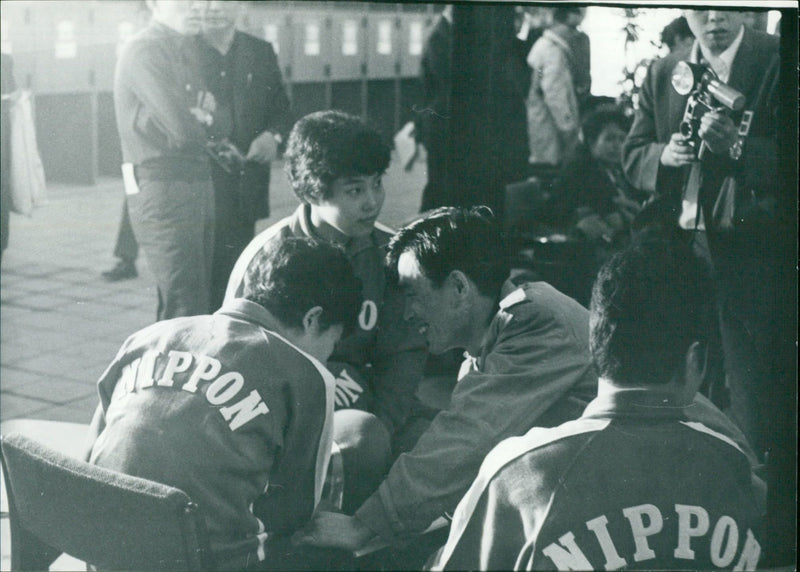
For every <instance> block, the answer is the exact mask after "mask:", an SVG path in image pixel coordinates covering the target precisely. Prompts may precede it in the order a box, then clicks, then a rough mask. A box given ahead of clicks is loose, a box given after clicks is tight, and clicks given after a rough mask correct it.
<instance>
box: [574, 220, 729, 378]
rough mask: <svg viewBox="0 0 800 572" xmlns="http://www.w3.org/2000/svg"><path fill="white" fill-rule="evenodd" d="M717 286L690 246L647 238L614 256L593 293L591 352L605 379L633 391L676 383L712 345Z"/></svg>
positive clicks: (657, 237)
mask: <svg viewBox="0 0 800 572" xmlns="http://www.w3.org/2000/svg"><path fill="white" fill-rule="evenodd" d="M712 306H713V288H712V286H711V282H710V279H709V276H708V274H707V272H706V270H705V267H704V266H703V264H702V263H701V262H700V260H699V259H698V258H697V257H696V256H695V255H694V254H693V253H692V251H691V248H690V247H689V246H688V245H686V244H685V243H684V242H683V241H681V240H678V239H675V238H667V237H666V236H661V235H659V236H654V235H653V236H651V235H645V236H643V237H642V238H641V239H640V240H639V241H637V242H635V243H632V244H631V245H630V246H628V247H627V248H626V249H625V250H623V251H621V252H619V253H617V254H616V255H614V257H613V258H611V260H609V261H608V262H607V263H606V264H605V265H604V266H603V267H602V268H601V269H600V272H599V274H598V275H597V279H596V280H595V283H594V288H593V290H592V302H591V317H590V321H589V323H590V333H589V347H590V349H591V352H592V358H593V359H594V362H595V365H596V366H597V370H598V372H599V374H600V375H601V376H602V377H605V378H608V379H610V380H612V381H613V382H614V383H617V384H619V385H625V386H636V385H658V384H664V383H668V382H669V381H670V379H671V378H672V375H673V374H674V372H675V370H676V368H677V367H678V366H679V365H681V364H682V363H683V360H684V358H685V356H686V351H687V350H688V349H689V346H691V344H692V343H694V342H695V341H701V342H702V341H705V340H706V339H707V332H708V327H709V317H710V316H711V308H712Z"/></svg>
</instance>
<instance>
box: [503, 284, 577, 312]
mask: <svg viewBox="0 0 800 572" xmlns="http://www.w3.org/2000/svg"><path fill="white" fill-rule="evenodd" d="M511 287H512V283H508V282H507V283H506V284H505V285H504V288H503V294H504V296H503V298H502V299H501V300H500V309H501V310H502V311H505V312H509V313H512V314H525V313H536V314H539V313H541V312H542V311H545V312H557V311H559V310H560V309H569V310H572V311H577V312H580V313H581V314H583V313H587V314H588V310H587V309H586V308H584V307H583V306H581V305H580V304H579V303H578V302H577V301H575V300H574V299H572V298H570V297H569V296H567V295H566V294H564V293H563V292H561V291H560V290H558V289H556V288H554V287H553V286H551V285H550V284H548V283H547V282H523V283H522V284H519V285H517V287H516V288H514V289H513V290H512V289H511Z"/></svg>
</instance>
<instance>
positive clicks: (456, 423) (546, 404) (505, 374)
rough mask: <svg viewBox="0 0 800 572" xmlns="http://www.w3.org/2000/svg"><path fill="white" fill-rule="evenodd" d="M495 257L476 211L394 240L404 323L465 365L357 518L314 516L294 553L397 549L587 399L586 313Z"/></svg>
mask: <svg viewBox="0 0 800 572" xmlns="http://www.w3.org/2000/svg"><path fill="white" fill-rule="evenodd" d="M505 252H506V250H505V247H504V244H503V237H502V234H501V231H500V229H499V227H498V225H497V223H496V221H495V219H494V217H493V216H492V215H491V212H490V211H489V210H488V209H487V208H486V207H473V208H472V209H460V208H453V207H443V208H441V209H438V210H436V211H433V212H432V213H430V214H429V215H427V216H426V217H425V218H423V219H421V220H419V221H416V222H414V223H412V224H411V225H409V226H407V227H406V228H403V229H401V230H400V231H399V232H398V233H397V235H396V236H395V237H394V239H392V242H391V244H390V246H389V261H390V270H392V271H393V273H395V274H396V275H397V276H396V278H397V279H398V281H399V284H400V286H401V287H402V288H403V290H404V292H405V300H406V303H405V307H406V310H405V318H406V319H407V320H409V322H410V323H411V324H413V326H414V328H416V329H417V330H418V331H419V332H420V333H421V334H422V335H423V336H424V337H425V339H426V341H427V343H428V347H429V351H430V352H431V353H433V354H440V353H443V352H446V351H448V350H450V349H453V348H460V349H465V350H466V351H467V352H468V357H467V358H466V359H465V361H464V363H463V364H462V367H461V371H460V373H459V380H458V383H457V384H456V386H455V389H454V390H453V394H452V398H451V403H450V406H449V407H448V408H447V409H445V410H443V411H442V412H440V413H439V414H438V415H437V416H436V417H435V418H434V420H433V422H432V423H431V425H430V427H428V429H427V431H425V433H423V434H422V436H421V437H420V439H419V441H418V442H417V444H416V446H415V447H414V448H413V449H412V450H411V451H410V452H409V453H406V454H403V455H401V456H400V457H399V458H398V459H397V461H395V463H394V465H393V466H392V468H391V470H390V471H389V474H388V476H387V477H386V479H385V480H384V481H383V483H382V484H381V485H380V487H379V489H378V491H377V492H375V493H374V494H373V495H372V496H371V497H369V498H368V499H367V500H366V502H364V504H362V505H361V507H360V508H359V509H358V511H357V512H356V514H355V516H346V515H342V514H335V513H331V512H321V511H318V512H317V515H316V518H315V520H314V522H313V523H312V524H311V525H310V526H309V527H308V529H306V530H305V531H304V533H299V534H298V535H297V540H298V542H309V543H312V544H315V545H318V546H333V547H339V548H344V549H349V550H356V549H359V548H361V547H363V546H364V545H366V544H367V543H368V542H370V541H371V540H372V538H373V537H374V536H375V535H380V536H381V537H382V538H383V540H384V541H386V542H388V543H395V544H401V543H402V542H403V541H405V540H409V539H410V538H413V535H415V534H418V533H420V532H422V531H424V530H425V529H426V528H427V527H428V526H429V525H430V524H431V523H432V522H433V521H434V520H436V519H437V518H438V517H440V516H441V515H443V514H445V513H447V512H452V511H453V510H454V509H455V507H456V505H457V504H458V501H459V500H460V499H461V497H462V496H463V495H464V493H465V492H466V491H467V489H468V488H469V485H470V483H471V482H472V481H473V479H474V478H475V476H476V475H477V473H478V469H479V467H480V464H481V461H482V460H483V458H484V457H485V456H486V453H488V452H489V451H490V450H491V448H492V447H494V446H495V445H496V444H497V443H498V442H500V441H501V440H502V439H504V438H506V437H510V436H512V435H523V434H524V433H525V432H526V431H527V430H528V429H530V428H531V427H534V426H553V425H558V424H560V423H563V422H564V421H567V420H569V419H575V418H577V417H578V416H579V415H580V414H581V411H583V408H584V407H585V406H586V404H587V403H588V402H589V400H590V399H591V398H592V396H593V395H595V393H596V391H597V389H596V388H597V375H596V373H595V370H594V367H593V366H592V364H591V360H590V357H589V313H588V311H587V310H586V309H585V308H584V307H583V306H581V305H580V304H578V303H577V302H576V301H575V300H573V299H571V298H569V297H567V296H565V295H564V294H562V293H560V292H558V291H557V290H555V289H554V288H553V287H551V286H549V285H548V284H545V283H543V282H535V283H524V284H521V285H516V284H514V283H513V282H512V281H510V280H508V278H509V274H510V268H509V266H508V262H507V260H506V257H505V256H504V253H505ZM425 556H427V554H425ZM423 561H424V557H423Z"/></svg>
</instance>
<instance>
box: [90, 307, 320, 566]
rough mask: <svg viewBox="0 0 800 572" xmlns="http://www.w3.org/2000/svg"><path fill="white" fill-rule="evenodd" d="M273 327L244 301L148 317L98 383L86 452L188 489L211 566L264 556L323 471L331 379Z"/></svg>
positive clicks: (302, 513) (311, 500) (309, 499)
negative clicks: (190, 313) (151, 320)
mask: <svg viewBox="0 0 800 572" xmlns="http://www.w3.org/2000/svg"><path fill="white" fill-rule="evenodd" d="M275 326H276V321H275V318H274V317H272V316H271V315H270V314H269V312H267V311H266V310H265V309H264V308H263V307H261V306H260V305H258V304H255V303H253V302H250V301H247V300H244V299H237V300H233V301H232V302H231V303H229V304H226V305H225V306H223V308H222V309H220V310H219V311H218V312H217V313H215V314H213V315H211V316H194V317H189V318H177V319H174V320H169V321H163V322H158V323H156V324H153V325H152V326H149V327H147V328H145V329H143V330H141V331H139V332H137V333H135V334H133V335H132V336H131V337H129V338H128V340H127V341H126V342H125V344H124V345H123V346H122V348H121V349H120V351H119V353H118V354H117V357H116V358H115V359H114V362H113V363H112V364H111V365H110V366H109V367H108V369H107V370H106V371H105V373H104V374H103V375H102V377H101V378H100V381H99V382H98V389H99V393H100V407H99V408H98V411H97V413H96V414H95V419H94V421H93V423H92V432H91V433H92V434H93V435H95V436H96V440H95V442H94V445H93V447H92V449H91V454H90V462H92V463H95V464H97V465H100V466H102V467H106V468H109V469H113V470H117V471H120V472H123V473H127V474H130V475H135V476H138V477H143V478H147V479H151V480H154V481H158V482H161V483H165V484H168V485H172V486H175V487H178V488H180V489H182V490H183V491H185V492H186V493H188V494H189V496H190V497H192V499H193V500H194V501H195V502H197V504H198V505H199V506H200V510H201V514H203V515H204V517H205V521H206V524H207V526H208V530H209V536H210V540H211V546H212V550H213V552H214V555H215V557H216V559H217V564H219V566H220V567H221V569H239V570H242V569H245V567H246V563H247V562H251V563H253V562H258V561H263V560H265V559H267V561H271V562H274V561H275V559H276V558H277V557H278V556H277V554H275V552H276V551H277V549H276V548H275V544H273V543H272V542H273V540H274V541H275V542H277V543H279V544H281V545H282V543H283V542H285V541H286V539H287V537H288V535H290V534H291V533H292V532H293V531H294V530H296V529H297V528H298V527H299V526H301V525H302V524H303V523H305V522H306V521H307V520H308V519H309V518H310V517H311V514H312V513H313V511H314V507H315V506H316V503H317V502H318V501H319V498H320V495H321V492H322V484H323V480H324V478H325V473H326V471H327V464H328V460H329V455H330V450H331V435H332V413H333V384H334V380H333V377H332V376H331V374H330V373H329V372H328V371H327V370H326V369H325V367H324V366H323V365H322V364H320V363H319V362H318V361H317V360H316V359H314V358H313V357H311V356H309V355H307V354H305V353H304V352H302V351H301V350H300V349H298V348H297V347H296V346H294V345H293V344H291V343H290V342H288V341H287V340H285V339H284V338H282V337H281V336H280V335H278V334H276V333H275ZM271 547H272V552H273V553H271Z"/></svg>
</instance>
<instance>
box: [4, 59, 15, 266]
mask: <svg viewBox="0 0 800 572" xmlns="http://www.w3.org/2000/svg"><path fill="white" fill-rule="evenodd" d="M0 71H1V73H0V80H2V97H3V100H2V108H1V109H0V111H2V133H0V142H2V146H3V147H2V154H0V159H2V161H3V164H2V166H0V177H1V178H2V179H1V182H0V193H2V195H0V213H1V214H2V220H0V233H2V237H1V238H2V250H0V261H2V256H3V254H2V253H3V252H5V250H6V247H7V246H8V235H9V228H8V224H9V222H10V218H11V216H10V210H11V189H10V184H9V177H10V174H9V166H10V165H11V117H10V113H11V103H12V101H11V94H12V93H14V92H15V91H16V90H17V82H16V81H15V80H14V60H12V59H11V56H9V55H8V54H2V70H0Z"/></svg>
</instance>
